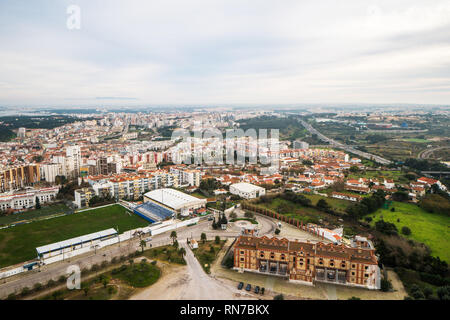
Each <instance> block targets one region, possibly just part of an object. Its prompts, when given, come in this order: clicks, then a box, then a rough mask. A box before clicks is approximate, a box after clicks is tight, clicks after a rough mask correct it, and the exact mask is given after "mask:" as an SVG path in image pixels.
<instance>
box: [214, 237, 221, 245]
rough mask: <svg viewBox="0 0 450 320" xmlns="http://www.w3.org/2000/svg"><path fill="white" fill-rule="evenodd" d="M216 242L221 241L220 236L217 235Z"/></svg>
mask: <svg viewBox="0 0 450 320" xmlns="http://www.w3.org/2000/svg"><path fill="white" fill-rule="evenodd" d="M215 242H216V244H219V243H220V237H219V236H216V239H215Z"/></svg>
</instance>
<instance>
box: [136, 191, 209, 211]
mask: <svg viewBox="0 0 450 320" xmlns="http://www.w3.org/2000/svg"><path fill="white" fill-rule="evenodd" d="M144 202H153V203H155V204H157V205H158V206H162V207H165V208H167V209H169V210H171V211H174V212H177V213H178V212H179V213H181V214H182V215H187V214H189V212H193V210H195V209H199V208H202V207H204V206H205V205H206V199H199V198H196V197H193V196H191V195H188V194H186V193H183V192H180V191H178V190H175V189H167V188H164V189H158V190H153V191H150V192H147V193H146V194H144Z"/></svg>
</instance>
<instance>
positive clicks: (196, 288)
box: [130, 242, 252, 300]
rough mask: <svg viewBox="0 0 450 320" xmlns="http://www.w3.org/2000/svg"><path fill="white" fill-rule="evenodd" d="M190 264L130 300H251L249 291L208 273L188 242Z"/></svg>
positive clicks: (187, 259) (187, 252) (175, 269)
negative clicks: (241, 289)
mask: <svg viewBox="0 0 450 320" xmlns="http://www.w3.org/2000/svg"><path fill="white" fill-rule="evenodd" d="M181 246H182V247H184V248H185V249H186V256H185V260H186V263H187V266H186V267H175V268H173V267H172V268H171V270H167V269H166V270H167V272H164V270H163V276H162V277H161V279H159V280H158V282H156V283H155V284H154V285H153V286H151V287H149V288H147V289H144V290H142V291H141V292H139V293H137V294H136V295H134V296H133V297H131V299H130V300H234V299H251V298H252V297H251V296H250V295H246V294H245V291H240V290H238V289H237V288H234V287H232V286H231V285H229V284H227V283H225V282H222V281H219V280H216V279H214V278H212V277H210V276H209V275H207V274H206V273H205V272H204V271H203V269H202V267H201V266H200V263H199V262H198V260H197V259H196V258H195V256H194V254H193V253H192V251H191V249H189V248H188V246H187V245H186V244H185V243H183V242H182V243H181Z"/></svg>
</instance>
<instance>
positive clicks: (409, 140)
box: [401, 138, 430, 143]
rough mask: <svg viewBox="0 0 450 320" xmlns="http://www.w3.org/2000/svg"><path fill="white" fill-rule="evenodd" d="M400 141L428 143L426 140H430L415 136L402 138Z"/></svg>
mask: <svg viewBox="0 0 450 320" xmlns="http://www.w3.org/2000/svg"><path fill="white" fill-rule="evenodd" d="M401 141H406V142H416V143H428V142H430V140H426V139H417V138H409V139H402V140H401Z"/></svg>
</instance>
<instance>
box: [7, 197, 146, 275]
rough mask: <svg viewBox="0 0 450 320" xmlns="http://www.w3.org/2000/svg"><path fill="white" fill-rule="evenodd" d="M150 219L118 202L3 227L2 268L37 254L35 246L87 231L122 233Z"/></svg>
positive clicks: (141, 225)
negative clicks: (117, 229) (129, 210)
mask: <svg viewBox="0 0 450 320" xmlns="http://www.w3.org/2000/svg"><path fill="white" fill-rule="evenodd" d="M146 225H148V223H147V222H146V221H145V220H144V219H142V218H140V217H139V216H137V215H134V214H131V213H129V212H128V211H127V210H126V209H124V208H123V207H121V206H119V205H113V206H109V207H104V208H98V209H92V210H89V211H85V212H81V213H75V214H70V215H67V216H63V217H57V218H52V219H48V220H42V221H36V222H32V223H28V224H22V225H18V226H15V227H10V228H6V229H2V230H0V268H2V267H6V266H9V265H12V264H16V263H19V262H23V261H27V260H30V259H33V258H35V257H36V250H35V248H36V247H39V246H43V245H46V244H50V243H53V242H58V241H62V240H66V239H70V238H74V237H78V236H81V235H84V234H88V233H93V232H97V231H100V230H105V229H108V228H117V227H118V228H119V233H122V232H124V231H127V230H131V229H135V228H139V227H144V226H146Z"/></svg>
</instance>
